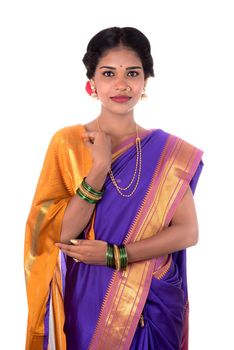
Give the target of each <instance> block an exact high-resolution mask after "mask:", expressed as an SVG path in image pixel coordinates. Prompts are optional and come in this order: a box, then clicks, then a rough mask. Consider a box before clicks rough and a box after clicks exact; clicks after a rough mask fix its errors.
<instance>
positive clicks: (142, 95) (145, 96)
mask: <svg viewBox="0 0 234 350" xmlns="http://www.w3.org/2000/svg"><path fill="white" fill-rule="evenodd" d="M147 97H148V96H147V95H146V93H145V87H144V88H143V90H142V94H141V99H142V100H146V99H147Z"/></svg>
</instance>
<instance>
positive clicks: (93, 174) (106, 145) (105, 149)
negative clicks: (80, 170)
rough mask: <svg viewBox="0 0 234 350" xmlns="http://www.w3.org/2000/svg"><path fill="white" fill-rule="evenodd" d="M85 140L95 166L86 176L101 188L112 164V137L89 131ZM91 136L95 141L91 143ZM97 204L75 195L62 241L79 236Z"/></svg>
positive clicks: (62, 232) (67, 213)
mask: <svg viewBox="0 0 234 350" xmlns="http://www.w3.org/2000/svg"><path fill="white" fill-rule="evenodd" d="M85 136H86V138H85V139H84V142H85V143H86V145H87V147H89V148H90V151H91V153H92V158H93V166H92V168H91V170H90V172H89V174H88V175H87V176H86V182H87V183H88V184H89V185H90V186H92V187H93V188H94V189H96V190H97V191H99V190H101V189H102V187H103V185H104V183H105V179H106V176H107V173H108V171H109V169H110V165H111V142H110V138H109V137H108V136H107V135H106V134H104V133H102V132H87V133H86V134H85ZM90 138H92V139H93V140H94V143H90ZM94 208H95V204H90V203H88V202H87V201H85V200H83V199H82V198H80V197H79V196H78V195H75V196H73V197H72V198H71V200H70V201H69V203H68V205H67V208H66V210H65V213H64V217H63V222H62V231H61V236H60V241H61V242H62V243H69V242H70V240H71V239H74V238H77V237H78V236H79V234H80V233H81V232H82V231H83V230H84V228H85V227H86V226H87V225H88V223H89V221H90V218H91V216H92V214H93V211H94Z"/></svg>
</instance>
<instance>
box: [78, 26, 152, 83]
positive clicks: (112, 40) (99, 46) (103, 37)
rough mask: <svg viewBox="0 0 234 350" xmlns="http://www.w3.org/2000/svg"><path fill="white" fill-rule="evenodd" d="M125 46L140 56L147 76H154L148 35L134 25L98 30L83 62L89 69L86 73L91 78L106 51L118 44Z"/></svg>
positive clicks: (89, 44)
mask: <svg viewBox="0 0 234 350" xmlns="http://www.w3.org/2000/svg"><path fill="white" fill-rule="evenodd" d="M120 45H122V46H125V47H127V48H129V49H131V50H133V51H134V52H135V53H136V54H137V56H138V57H139V58H140V60H141V62H142V66H143V70H144V75H145V78H148V77H150V76H151V77H153V76H154V69H153V58H152V56H151V46H150V42H149V40H148V39H147V37H146V36H145V35H144V34H143V33H142V32H141V31H139V30H138V29H136V28H132V27H123V28H120V27H111V28H106V29H103V30H101V31H100V32H98V33H97V34H96V35H94V37H93V38H92V39H91V40H90V42H89V43H88V46H87V51H86V54H85V55H84V57H83V63H84V65H85V67H86V69H87V72H86V75H87V77H88V78H89V79H91V78H92V77H93V76H94V74H95V70H96V67H97V64H98V62H99V60H100V58H101V57H102V56H103V55H104V54H105V53H106V51H108V50H110V49H113V48H116V47H118V46H120Z"/></svg>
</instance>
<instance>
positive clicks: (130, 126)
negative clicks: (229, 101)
mask: <svg viewBox="0 0 234 350" xmlns="http://www.w3.org/2000/svg"><path fill="white" fill-rule="evenodd" d="M83 62H84V64H85V67H86V69H87V76H88V78H89V82H88V84H87V87H86V89H87V91H88V92H89V93H90V94H91V95H92V96H93V97H97V98H98V99H99V101H100V103H101V112H100V115H99V116H98V117H97V118H96V119H95V120H93V121H91V122H90V123H88V124H86V125H80V124H78V125H75V126H72V127H66V128H64V129H62V130H60V131H58V132H57V133H56V134H55V135H54V137H53V138H52V141H51V143H50V146H49V148H48V151H47V154H46V157H45V161H44V166H43V169H42V172H41V176H40V179H39V183H38V186H37V189H36V193H35V197H34V200H33V204H32V208H31V211H30V214H29V217H28V221H27V228H26V241H25V271H26V281H27V294H28V305H29V316H28V330H27V344H26V349H30V350H37V349H67V350H77V349H80V350H86V349H138V350H139V349H159V350H164V349H165V350H170V349H183V350H184V349H187V348H188V295H187V281H186V251H185V249H186V248H187V247H189V246H192V245H194V244H196V242H197V238H198V224H197V218H196V211H195V206H194V201H193V192H194V189H195V186H196V183H197V180H198V178H199V175H200V172H201V169H202V161H201V156H202V152H201V151H200V150H199V149H197V148H196V147H194V146H192V145H190V144H188V143H186V142H185V141H183V140H181V139H179V138H178V137H175V136H173V135H170V134H168V133H166V132H164V131H162V130H160V129H153V130H146V129H144V128H143V127H142V126H139V125H137V124H136V122H135V121H134V107H135V105H136V104H137V102H138V101H139V99H140V98H141V97H142V96H143V97H144V95H145V92H144V91H145V87H146V84H147V79H148V78H149V77H150V76H154V71H153V60H152V57H151V52H150V43H149V41H148V39H147V38H146V37H145V35H144V34H143V33H141V32H140V31H138V30H137V29H135V28H130V27H125V28H118V27H113V28H108V29H105V30H103V31H101V32H99V33H97V34H96V35H95V36H94V37H93V38H92V39H91V40H90V42H89V44H88V47H87V52H86V54H85V56H84V58H83Z"/></svg>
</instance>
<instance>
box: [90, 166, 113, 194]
mask: <svg viewBox="0 0 234 350" xmlns="http://www.w3.org/2000/svg"><path fill="white" fill-rule="evenodd" d="M107 174H108V171H107V170H106V168H105V167H104V166H103V165H101V164H100V165H99V166H98V164H95V165H93V166H92V168H91V170H90V172H89V174H88V175H87V176H86V182H87V183H88V184H89V185H90V186H92V187H93V188H95V189H96V190H101V189H102V188H103V185H104V183H105V180H106V176H107Z"/></svg>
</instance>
